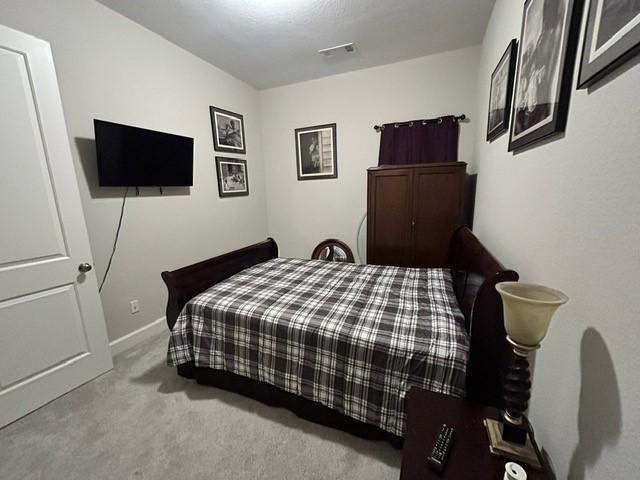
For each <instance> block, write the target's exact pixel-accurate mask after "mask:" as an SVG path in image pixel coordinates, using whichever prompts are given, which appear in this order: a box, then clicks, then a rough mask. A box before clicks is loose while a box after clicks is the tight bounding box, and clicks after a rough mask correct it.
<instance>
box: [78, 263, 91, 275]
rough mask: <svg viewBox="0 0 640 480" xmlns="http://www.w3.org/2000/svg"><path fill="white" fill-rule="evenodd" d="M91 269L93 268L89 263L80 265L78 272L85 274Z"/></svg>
mask: <svg viewBox="0 0 640 480" xmlns="http://www.w3.org/2000/svg"><path fill="white" fill-rule="evenodd" d="M92 268H93V267H92V266H91V264H90V263H81V264H80V265H78V270H80V271H81V272H82V273H87V272H88V271H89V270H91V269H92Z"/></svg>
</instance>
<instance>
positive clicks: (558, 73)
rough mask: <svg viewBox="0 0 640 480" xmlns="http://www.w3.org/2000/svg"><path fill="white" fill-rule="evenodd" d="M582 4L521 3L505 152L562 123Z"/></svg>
mask: <svg viewBox="0 0 640 480" xmlns="http://www.w3.org/2000/svg"><path fill="white" fill-rule="evenodd" d="M581 6H582V0H527V1H526V2H525V4H524V12H523V15H522V31H521V33H520V42H519V43H520V53H519V55H518V71H517V74H516V88H515V91H514V99H513V108H512V119H511V130H510V135H509V151H513V150H517V149H519V148H522V147H524V146H527V145H529V144H531V143H533V142H537V141H539V140H541V139H543V138H546V137H548V136H550V135H553V134H555V133H558V132H562V131H564V129H565V126H566V123H567V113H568V111H569V98H570V97H571V90H572V88H571V79H572V76H573V64H574V60H575V54H576V48H577V41H578V35H579V32H580V17H581V12H582V8H581Z"/></svg>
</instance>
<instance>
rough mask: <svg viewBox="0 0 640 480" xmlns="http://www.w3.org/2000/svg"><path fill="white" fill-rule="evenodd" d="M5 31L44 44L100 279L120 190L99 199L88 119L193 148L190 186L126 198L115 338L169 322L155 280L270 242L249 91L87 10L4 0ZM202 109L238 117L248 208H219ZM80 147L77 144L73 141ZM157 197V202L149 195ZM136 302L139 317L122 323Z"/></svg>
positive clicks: (81, 3) (74, 1)
mask: <svg viewBox="0 0 640 480" xmlns="http://www.w3.org/2000/svg"><path fill="white" fill-rule="evenodd" d="M0 23H2V24H4V25H7V26H9V27H12V28H15V29H18V30H21V31H24V32H27V33H30V34H32V35H34V36H36V37H39V38H42V39H44V40H47V41H49V42H50V43H51V46H52V49H53V56H54V60H55V62H56V69H57V73H58V80H59V83H60V90H61V95H62V103H63V106H64V110H65V116H66V120H67V127H68V131H69V136H70V141H71V147H72V151H73V157H74V162H75V166H76V171H77V174H78V183H79V185H80V193H81V196H82V203H83V207H84V213H85V217H86V220H87V226H88V229H89V237H90V241H91V247H92V250H93V255H94V260H95V267H96V268H95V271H96V273H97V274H98V276H99V277H100V278H101V277H102V275H103V273H104V270H105V267H106V263H107V260H108V256H109V254H110V252H111V247H112V243H113V237H114V233H115V228H116V224H117V220H118V215H119V210H120V204H121V195H122V193H123V192H124V189H113V188H99V187H97V186H96V185H97V179H96V163H95V162H96V160H95V149H94V146H93V144H92V143H91V142H90V141H89V142H88V141H86V140H82V139H93V136H94V135H93V123H92V122H93V119H94V118H101V119H106V120H112V121H115V122H121V123H127V124H132V125H137V126H143V127H146V128H150V129H155V130H161V131H167V132H172V133H177V134H181V135H187V136H190V137H194V138H195V145H194V162H195V163H194V187H193V188H191V191H190V192H189V191H188V190H186V189H167V190H168V191H167V192H166V195H165V196H162V197H160V196H158V192H157V190H153V189H143V195H142V196H141V197H138V198H135V197H134V198H130V199H129V200H128V201H127V210H126V213H125V218H124V223H123V227H122V232H121V236H120V242H119V244H118V250H117V253H116V256H115V259H114V262H113V265H112V269H111V273H110V274H109V278H108V280H107V283H106V284H105V287H104V290H103V291H102V302H103V306H104V311H105V315H106V321H107V328H108V332H109V338H110V339H112V340H113V339H116V338H119V337H121V336H123V335H125V334H127V333H129V332H131V331H133V330H135V329H137V328H139V327H142V326H144V325H146V324H148V323H150V322H151V321H153V320H155V319H157V318H159V317H161V316H162V315H164V308H165V306H166V289H165V287H164V284H163V283H162V280H161V279H160V272H161V271H163V270H167V269H173V268H176V267H179V266H184V265H187V264H189V263H193V262H194V261H197V260H201V259H204V258H208V257H211V256H213V255H216V254H219V253H222V252H224V251H227V250H230V249H232V248H234V247H238V246H244V245H248V244H250V243H253V242H256V241H259V240H262V239H264V238H265V237H266V233H267V227H266V210H265V194H264V178H263V167H262V154H261V150H262V149H261V142H260V137H261V129H260V111H259V96H258V93H257V91H256V90H254V89H253V88H252V87H249V86H248V85H246V84H245V83H243V82H240V81H239V80H236V79H235V78H233V77H231V76H230V75H228V74H226V73H224V72H223V71H221V70H219V69H217V68H215V67H213V66H211V65H210V64H208V63H206V62H204V61H202V60H200V59H199V58H197V57H195V56H193V55H191V54H190V53H187V52H186V51H184V50H182V49H180V48H179V47H177V46H175V45H174V44H172V43H169V42H168V41H166V40H164V39H163V38H161V37H160V36H158V35H156V34H154V33H152V32H150V31H149V30H146V29H144V28H143V27H141V26H139V25H138V24H136V23H133V22H132V21H130V20H128V19H126V18H125V17H123V16H121V15H119V14H117V13H115V12H113V11H112V10H109V9H107V8H106V7H104V6H102V5H100V4H99V3H96V2H94V1H92V0H56V1H55V2H52V1H51V0H2V1H1V2H0ZM209 105H216V106H220V107H222V108H225V109H229V110H232V111H235V112H238V113H242V114H243V115H244V118H245V122H246V124H245V130H246V135H247V155H246V158H247V163H248V170H249V179H250V182H251V183H250V192H251V195H250V196H248V197H240V198H230V199H220V198H218V191H217V186H216V172H215V165H214V151H213V145H212V138H211V127H210V119H209ZM78 139H81V140H78ZM151 194H152V195H151ZM130 299H139V301H140V307H141V312H140V313H137V314H135V315H131V314H130V313H129V300H130Z"/></svg>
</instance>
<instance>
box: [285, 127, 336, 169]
mask: <svg viewBox="0 0 640 480" xmlns="http://www.w3.org/2000/svg"><path fill="white" fill-rule="evenodd" d="M336 132H337V128H336V124H335V123H328V124H325V125H316V126H313V127H305V128H296V129H295V132H294V134H295V137H296V171H297V173H298V180H321V179H326V178H338V150H337V146H336V144H337V136H336ZM327 139H329V140H330V142H331V145H330V148H329V149H328V151H329V152H330V153H331V158H330V159H325V158H324V156H326V154H327V150H326V149H324V148H322V145H323V143H324V142H326V141H327ZM314 141H315V142H316V143H315V147H314V143H313V142H314ZM312 149H313V151H312ZM316 155H319V158H317V160H316V159H315V156H316ZM326 160H330V162H327V161H326Z"/></svg>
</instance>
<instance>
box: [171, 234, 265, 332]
mask: <svg viewBox="0 0 640 480" xmlns="http://www.w3.org/2000/svg"><path fill="white" fill-rule="evenodd" d="M277 256H278V245H277V244H276V242H275V240H274V239H273V238H267V239H266V240H265V241H264V242H260V243H256V244H254V245H250V246H248V247H245V248H241V249H239V250H234V251H233V252H229V253H225V254H224V255H220V256H218V257H214V258H210V259H209V260H204V261H202V262H199V263H194V264H193V265H189V266H187V267H183V268H179V269H178V270H173V271H172V272H167V271H165V272H162V280H164V283H165V284H166V285H167V289H168V290H169V298H168V300H167V325H168V326H169V329H170V330H171V329H172V328H173V325H174V324H175V323H176V320H177V319H178V315H179V314H180V311H181V310H182V307H184V306H185V305H186V304H187V302H188V301H189V300H191V299H192V298H193V297H195V296H196V295H198V294H199V293H202V292H204V291H205V290H207V289H208V288H209V287H211V286H212V285H215V284H216V283H218V282H221V281H222V280H225V279H227V278H229V277H231V276H232V275H235V274H236V273H238V272H240V271H242V270H244V269H245V268H249V267H251V266H253V265H255V264H257V263H261V262H266V261H267V260H270V259H272V258H276V257H277Z"/></svg>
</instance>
